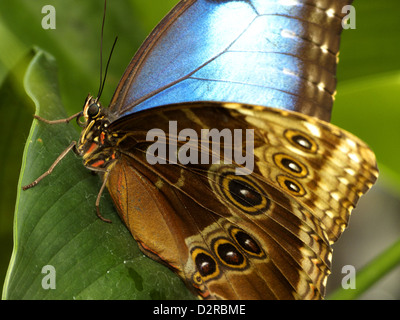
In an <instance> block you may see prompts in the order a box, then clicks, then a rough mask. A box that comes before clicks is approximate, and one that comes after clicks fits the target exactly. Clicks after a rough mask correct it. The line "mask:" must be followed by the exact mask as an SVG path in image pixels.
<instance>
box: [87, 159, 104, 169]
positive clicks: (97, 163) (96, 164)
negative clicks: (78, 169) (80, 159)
mask: <svg viewBox="0 0 400 320" xmlns="http://www.w3.org/2000/svg"><path fill="white" fill-rule="evenodd" d="M103 164H104V160H98V161H96V162H95V163H92V164H91V165H90V166H91V167H95V168H97V167H100V166H101V165H103Z"/></svg>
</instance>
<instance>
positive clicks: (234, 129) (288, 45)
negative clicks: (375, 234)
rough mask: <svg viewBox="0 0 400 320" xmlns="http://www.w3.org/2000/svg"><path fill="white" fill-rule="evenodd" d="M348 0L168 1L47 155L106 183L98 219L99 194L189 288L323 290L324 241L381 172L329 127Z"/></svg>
mask: <svg viewBox="0 0 400 320" xmlns="http://www.w3.org/2000/svg"><path fill="white" fill-rule="evenodd" d="M349 3H351V1H307V2H306V1H278V0H277V1H272V0H271V1H256V0H242V1H240V0H236V1H234V0H231V1H229V0H225V1H224V0H184V1H181V2H179V3H178V4H177V6H176V7H175V8H174V9H173V10H172V11H171V12H170V13H169V14H168V15H167V16H166V17H165V18H164V19H163V20H162V21H161V22H160V24H159V25H158V26H157V27H156V28H155V29H154V31H153V32H152V33H151V34H150V36H149V37H148V38H147V39H146V41H145V42H144V44H143V45H142V47H141V48H140V49H139V51H138V52H137V53H136V55H135V56H134V57H133V59H132V61H131V62H130V64H129V65H128V67H127V69H126V71H125V73H124V75H123V76H122V78H121V81H120V83H119V85H118V87H117V89H116V91H115V93H114V96H113V98H112V101H111V103H110V105H109V107H108V108H105V107H103V106H102V105H101V104H100V102H99V99H98V97H93V96H91V95H89V96H88V97H87V98H86V101H85V103H84V108H83V111H82V112H80V113H78V114H76V115H74V116H72V117H70V118H68V121H69V120H71V119H73V118H77V119H81V118H83V121H82V122H81V125H82V127H83V128H82V133H81V136H80V138H79V140H78V141H76V142H72V143H71V144H70V146H69V147H68V148H67V149H66V150H65V152H64V153H63V154H62V155H60V157H59V158H58V159H57V160H56V162H55V164H57V163H58V162H59V161H60V160H61V159H62V158H63V157H64V156H65V154H67V153H68V152H69V151H71V150H74V151H75V152H76V153H77V154H79V155H80V156H82V158H83V163H84V165H85V166H86V167H87V168H88V169H90V170H93V171H95V172H97V173H99V175H100V176H101V178H102V181H103V185H102V187H101V190H100V192H99V195H98V197H97V201H96V208H97V214H98V216H99V217H100V218H101V219H103V220H105V221H108V220H107V219H105V218H103V217H102V215H101V208H100V205H99V204H100V199H101V194H102V192H103V190H104V189H105V188H107V189H108V192H109V193H110V195H111V198H112V199H113V202H114V205H115V207H116V209H117V211H118V213H119V215H120V217H121V219H122V221H123V222H124V224H125V225H126V227H127V228H128V229H129V231H130V232H131V234H132V236H133V237H134V238H135V240H136V241H137V242H138V244H139V246H140V248H141V249H142V251H143V252H144V253H145V254H146V255H147V256H149V257H150V258H152V259H154V260H157V261H159V262H160V263H163V264H165V265H167V266H168V267H169V268H171V269H172V270H173V271H174V272H176V273H177V274H178V275H179V276H180V277H181V278H182V279H183V281H184V282H185V284H186V285H187V286H188V288H190V289H191V290H192V291H193V293H194V294H195V295H197V296H198V297H200V298H204V299H320V298H322V297H323V296H324V293H325V287H326V281H327V277H328V275H329V273H330V266H331V261H332V248H331V245H332V244H333V243H334V242H335V241H336V240H337V239H338V238H339V236H340V235H341V233H342V232H343V230H344V229H345V228H346V226H347V224H348V220H349V216H350V212H351V210H352V209H353V208H354V206H355V205H356V203H357V201H358V199H359V197H360V196H361V195H362V194H364V193H365V192H367V190H368V189H369V188H370V187H371V186H372V185H373V183H374V182H375V180H376V178H377V176H378V171H377V167H376V160H375V156H374V154H373V152H372V151H371V150H370V149H369V147H368V146H367V145H366V144H365V143H364V142H362V141H361V140H359V139H358V138H357V137H355V136H353V135H352V134H350V133H348V132H346V131H344V130H342V129H340V128H338V127H336V126H334V125H332V124H330V123H329V122H327V121H329V118H330V113H331V107H332V103H333V96H334V93H335V87H336V80H335V72H336V62H337V52H338V49H339V42H340V32H341V19H342V17H343V14H342V13H341V7H342V6H343V5H345V4H349ZM238 130H241V131H238ZM211 132H213V134H211ZM149 133H151V134H150V138H149ZM243 133H246V134H247V133H249V135H246V136H245V138H243V135H240V134H243ZM215 137H216V139H214V138H215ZM210 141H211V142H212V143H210ZM243 154H245V155H246V157H243ZM247 156H249V157H247ZM243 158H244V159H245V160H246V161H243ZM52 169H53V167H52V168H51V170H52ZM51 170H50V172H51ZM47 175H48V173H45V174H44V175H43V176H42V177H40V178H39V179H37V180H35V181H34V182H33V183H32V184H30V185H28V186H26V187H25V189H27V188H30V187H33V186H34V185H36V184H37V183H38V182H39V181H40V180H41V179H42V178H43V177H45V176H47Z"/></svg>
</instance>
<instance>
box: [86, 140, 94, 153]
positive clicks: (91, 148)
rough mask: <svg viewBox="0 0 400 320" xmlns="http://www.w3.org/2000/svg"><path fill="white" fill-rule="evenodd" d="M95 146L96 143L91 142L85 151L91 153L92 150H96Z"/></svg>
mask: <svg viewBox="0 0 400 320" xmlns="http://www.w3.org/2000/svg"><path fill="white" fill-rule="evenodd" d="M96 148H97V144H96V143H94V142H93V143H92V144H91V146H90V147H89V149H88V150H87V151H86V153H89V154H90V153H92V152H93V151H94V150H96Z"/></svg>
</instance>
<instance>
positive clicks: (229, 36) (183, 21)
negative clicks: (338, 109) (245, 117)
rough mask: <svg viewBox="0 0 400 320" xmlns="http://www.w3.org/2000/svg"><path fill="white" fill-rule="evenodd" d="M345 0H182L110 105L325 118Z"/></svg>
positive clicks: (122, 109)
mask: <svg viewBox="0 0 400 320" xmlns="http://www.w3.org/2000/svg"><path fill="white" fill-rule="evenodd" d="M351 2H352V0H319V1H317V0H182V1H180V2H179V3H178V4H177V6H176V7H175V8H174V9H173V10H172V11H171V12H170V13H169V14H168V15H167V16H166V17H165V18H164V19H163V20H162V21H161V22H160V23H159V25H158V26H157V27H156V28H155V29H154V30H153V32H152V33H151V34H150V36H149V37H148V38H147V39H146V41H145V42H144V43H143V45H142V47H141V48H140V49H139V51H138V53H137V54H136V55H135V56H134V57H133V59H132V61H131V63H130V64H129V66H128V68H127V69H126V71H125V73H124V75H123V77H122V79H121V81H120V83H119V85H118V87H117V89H116V92H115V94H114V96H113V99H112V101H111V104H110V111H111V112H112V113H113V114H114V115H116V116H121V115H125V114H129V113H132V112H136V111H139V110H143V109H148V108H152V107H156V106H161V105H165V104H170V103H178V102H189V101H205V100H212V101H228V102H240V103H249V104H258V105H265V106H270V107H276V108H283V109H288V110H295V111H299V112H302V113H305V114H308V115H312V116H316V117H319V118H321V119H324V120H327V121H329V119H330V114H331V108H332V103H333V94H334V93H335V88H336V79H335V74H336V63H337V53H338V50H339V42H340V33H341V30H342V26H341V20H342V18H343V16H344V14H342V12H341V11H342V7H343V6H344V5H346V4H349V3H351Z"/></svg>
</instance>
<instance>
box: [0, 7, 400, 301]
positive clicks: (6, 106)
mask: <svg viewBox="0 0 400 320" xmlns="http://www.w3.org/2000/svg"><path fill="white" fill-rule="evenodd" d="M176 2H177V1H176V0H174V1H172V0H170V1H167V0H148V1H140V0H126V1H118V2H117V4H116V3H114V2H111V1H109V3H108V8H107V17H106V25H105V34H104V45H103V48H104V56H105V57H107V55H108V52H109V49H110V47H111V44H112V42H113V40H114V38H115V36H116V35H118V37H119V40H118V43H117V47H116V49H115V51H114V54H113V58H112V61H111V66H110V70H109V73H108V77H107V83H106V87H105V92H104V94H103V97H102V101H103V104H107V102H108V101H109V100H110V99H111V96H112V93H113V91H114V89H115V88H116V86H117V84H118V81H119V79H120V77H121V75H122V73H123V71H124V69H125V67H126V66H127V65H128V63H129V61H130V59H131V58H132V56H133V54H134V52H135V51H136V49H137V48H138V47H139V45H140V44H141V42H142V41H143V40H144V39H145V37H146V35H147V34H148V33H149V32H150V30H151V29H152V28H153V27H154V26H155V25H156V23H157V22H158V21H159V20H160V19H161V18H162V17H163V16H164V15H165V14H166V13H167V12H168V10H170V9H171V8H172V7H173V5H174V4H175V3H176ZM48 4H51V5H53V6H54V7H55V8H56V12H57V20H56V29H55V30H44V29H43V28H42V26H41V20H42V18H43V16H44V14H42V12H41V9H42V7H43V6H44V5H48ZM354 6H355V7H356V10H357V11H356V12H357V25H356V29H355V30H352V29H349V30H345V31H344V32H343V36H342V46H341V55H340V63H339V67H338V88H337V90H338V94H337V97H336V98H337V99H336V102H335V104H334V108H333V117H332V122H333V123H335V124H336V125H339V126H341V127H343V128H345V129H347V130H348V131H350V132H352V133H354V134H356V135H358V136H360V138H362V139H363V140H365V141H366V142H367V143H368V144H369V145H370V146H371V147H372V149H373V150H374V151H375V152H376V155H377V159H378V162H379V167H380V171H381V176H380V178H379V183H378V187H374V188H373V190H371V191H370V192H369V193H368V194H367V196H365V197H364V198H363V199H362V200H361V203H360V208H357V209H356V211H355V212H354V214H353V216H352V219H351V223H350V228H349V229H348V230H347V231H346V232H345V233H344V236H343V237H342V239H340V240H339V243H338V244H337V245H335V249H334V259H333V261H334V270H333V274H332V276H331V278H330V279H329V281H328V285H329V286H330V287H331V288H334V287H336V286H339V285H340V279H341V278H342V277H343V275H342V274H341V271H340V269H341V266H342V265H344V264H352V265H355V266H356V267H357V268H359V267H361V266H362V265H363V264H365V263H366V262H367V261H368V260H369V259H371V258H372V257H373V256H375V255H376V254H377V253H379V252H380V251H382V250H383V249H384V248H385V247H387V246H389V245H390V244H391V243H392V242H394V241H395V240H396V239H398V238H399V234H400V228H399V227H397V226H400V223H399V217H398V216H399V210H400V200H399V199H400V196H399V195H400V187H399V186H400V179H399V175H398V174H399V173H398V170H397V159H398V153H399V152H400V139H399V138H400V137H399V135H400V128H399V123H400V115H399V113H400V108H399V103H398V101H400V100H399V93H400V90H399V85H400V59H399V58H398V52H399V47H400V41H398V40H399V34H400V20H399V19H398V12H400V2H399V1H397V0H387V1H385V5H384V6H383V5H382V3H381V2H378V1H374V0H363V1H361V0H356V1H355V2H354ZM102 10H103V1H94V0H93V1H85V2H82V1H78V0H69V1H68V2H66V1H45V0H35V1H30V0H14V1H1V2H0V39H1V41H0V81H1V87H0V93H1V95H0V112H1V114H2V117H1V118H0V121H1V126H0V130H1V135H0V148H1V150H0V151H2V153H1V154H2V155H3V156H2V157H1V158H0V161H1V162H0V183H1V194H0V241H1V243H0V246H1V251H0V279H2V278H4V275H5V272H6V269H7V266H8V264H9V260H10V256H11V239H12V220H13V211H14V206H15V203H16V191H17V183H18V175H19V171H20V168H21V160H22V151H23V147H24V143H25V141H26V139H27V137H28V134H29V128H30V125H31V123H32V114H33V113H34V105H33V103H32V101H31V99H30V98H29V97H28V96H27V95H26V93H25V92H24V89H23V88H24V86H23V83H22V79H23V77H24V74H25V71H26V66H27V63H28V62H29V60H30V59H31V58H32V56H33V55H32V50H31V49H32V48H33V47H35V46H37V47H40V48H42V49H43V50H45V51H47V52H49V53H50V54H51V55H52V56H54V58H55V60H56V61H57V66H58V81H59V84H60V89H59V92H60V95H61V100H62V103H63V105H64V107H65V109H66V110H67V113H68V114H73V113H76V112H78V111H80V110H81V108H82V104H83V101H84V98H85V97H86V96H87V94H88V92H91V93H94V94H95V93H96V92H97V90H98V86H99V55H100V51H99V48H100V28H101V19H102ZM67 140H68V139H66V144H65V147H66V146H67V145H68V142H67ZM73 158H74V157H73V156H72V157H71V159H73ZM74 160H75V161H74V162H73V163H76V164H78V165H79V160H78V161H76V159H74ZM49 161H50V162H51V159H50V160H49ZM78 165H73V168H75V169H76V170H81V169H78V167H79V166H78ZM67 167H68V164H66V166H65V167H64V168H67ZM75 169H74V170H75ZM65 170H67V169H65ZM84 171H85V170H84V169H83V170H82V171H78V172H82V174H84V173H83V172H84ZM94 178H95V179H94V180H93V181H97V180H96V177H94ZM54 183H55V182H54ZM57 183H58V182H57ZM93 183H94V184H96V183H98V182H93ZM61 188H62V186H61ZM376 190H377V191H376ZM95 194H96V193H94V195H90V196H88V197H89V198H88V199H90V200H88V199H87V198H86V196H85V195H83V197H85V198H84V199H82V198H77V200H80V201H84V202H90V201H91V200H92V199H93V196H95ZM77 196H78V197H82V193H79V194H77ZM90 197H91V198H90ZM369 199H370V201H372V202H373V204H374V206H371V205H370V204H367V201H368V200H369ZM382 199H383V200H382ZM388 199H390V201H389V200H388ZM368 209H369V213H368ZM390 211H394V213H393V214H390ZM86 218H87V217H86ZM87 219H92V217H89V218H87ZM396 219H397V220H396ZM86 221H87V220H86ZM81 222H82V221H80V222H78V221H77V224H78V223H81ZM82 223H83V222H82ZM88 226H89V228H92V232H102V230H103V232H104V227H103V226H102V225H101V224H98V223H97V222H96V221H94V222H93V221H89V222H88ZM359 226H361V230H362V231H361V232H359V231H358V232H357V231H356V232H355V235H352V233H353V231H355V230H357V227H359ZM71 227H73V226H71ZM114 227H115V228H118V226H113V228H114ZM102 228H103V229H102ZM388 229H390V231H391V232H390V233H389V232H388ZM367 231H368V232H367ZM121 232H122V231H121ZM121 241H122V240H121ZM123 241H125V240H123ZM367 241H369V242H367ZM124 243H125V242H124ZM371 243H372V244H373V245H371ZM125 245H126V246H129V245H128V243H125ZM372 248H373V249H372ZM358 257H361V258H360V259H359V260H357V261H355V260H354V258H358ZM397 270H399V269H397ZM131 272H133V273H134V272H135V271H131ZM396 273H397V278H396V279H397V283H399V280H398V279H399V277H398V276H399V272H397V271H396ZM131 276H132V275H131ZM135 277H136V279H137V278H138V277H137V275H135V274H134V275H133V276H132V278H133V279H135ZM139 282H140V281H139ZM391 282H393V281H391ZM136 284H137V285H139V286H140V284H138V283H136ZM386 287H388V286H387V285H385V288H386ZM397 287H398V286H397ZM328 289H329V287H328ZM88 290H89V291H90V289H88ZM380 292H381V291H380ZM378 295H379V293H378ZM89 296H92V297H93V296H95V295H86V294H82V295H81V296H80V298H84V297H89ZM37 297H38V296H37ZM96 297H99V296H96ZM107 297H114V298H115V297H117V296H116V295H113V294H111V293H110V294H109V295H108V296H107ZM150 297H153V298H154V297H160V295H159V294H158V293H154V292H153V295H151V294H150ZM382 297H392V298H397V299H398V298H400V291H399V290H398V288H397V291H396V288H394V289H393V290H390V292H386V293H385V294H382ZM375 298H379V296H375Z"/></svg>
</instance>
